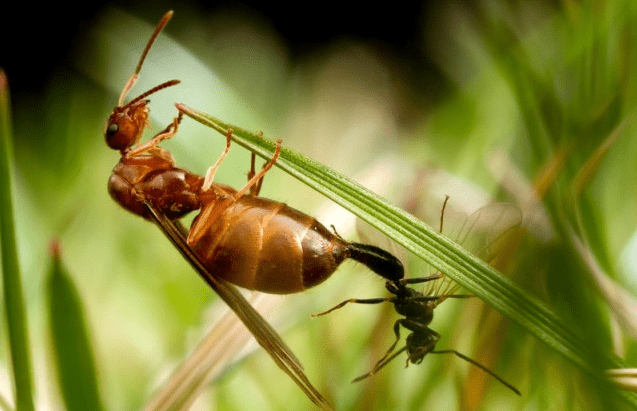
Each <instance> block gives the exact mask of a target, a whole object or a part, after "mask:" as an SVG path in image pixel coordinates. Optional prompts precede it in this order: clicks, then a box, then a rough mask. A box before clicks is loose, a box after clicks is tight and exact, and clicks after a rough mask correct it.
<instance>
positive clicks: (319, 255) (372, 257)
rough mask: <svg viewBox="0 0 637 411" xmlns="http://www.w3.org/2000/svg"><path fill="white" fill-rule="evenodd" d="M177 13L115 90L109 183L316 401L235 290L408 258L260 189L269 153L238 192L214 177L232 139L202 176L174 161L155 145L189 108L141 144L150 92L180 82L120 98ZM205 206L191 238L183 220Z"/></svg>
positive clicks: (311, 280) (292, 285)
mask: <svg viewBox="0 0 637 411" xmlns="http://www.w3.org/2000/svg"><path fill="white" fill-rule="evenodd" d="M171 17H172V11H171V12H168V13H166V15H165V16H164V17H163V18H162V20H161V21H160V22H159V24H158V25H157V28H156V29H155V31H154V33H153V35H152V36H151V39H150V40H149V42H148V44H147V45H146V48H145V49H144V52H143V53H142V56H141V58H140V61H139V64H138V65H137V68H136V70H135V72H134V73H133V75H132V76H131V78H130V79H129V80H128V82H127V84H126V85H125V87H124V89H123V90H122V93H121V95H120V98H119V102H118V106H117V107H115V109H114V110H113V113H112V114H111V116H110V117H109V119H108V121H107V123H106V127H105V131H104V133H105V137H106V143H107V145H108V146H109V147H111V148H113V149H115V150H118V151H119V152H120V153H121V159H120V161H119V163H118V164H117V165H116V166H115V168H114V169H113V173H112V175H111V177H110V180H109V182H108V190H109V193H110V194H111V196H112V197H113V199H115V201H117V202H118V203H119V204H120V205H121V206H122V207H124V208H126V209H127V210H129V211H131V212H133V213H135V214H137V215H140V216H142V217H144V218H146V219H150V220H153V221H155V222H157V223H158V224H159V225H160V227H161V228H162V230H163V231H164V233H166V235H167V236H168V237H169V238H170V240H171V241H172V242H173V243H174V244H175V245H176V246H177V248H178V249H179V250H180V252H181V253H182V254H183V255H184V256H185V257H186V258H187V259H188V261H189V262H190V263H191V264H192V265H193V267H194V268H195V269H196V270H197V272H198V273H199V274H200V275H201V276H202V278H203V279H204V280H205V281H206V282H207V283H208V284H209V285H210V286H211V287H212V288H213V289H214V290H215V291H216V292H217V293H218V294H219V295H220V296H221V297H222V298H223V299H224V301H225V302H226V303H227V304H228V305H229V306H230V308H231V309H233V310H234V311H235V312H236V313H237V315H238V316H239V317H240V318H241V320H242V321H243V322H244V323H245V324H246V326H247V327H248V328H249V329H250V331H251V332H252V334H253V335H254V336H255V337H256V338H257V340H258V341H259V343H260V344H261V345H262V346H263V347H264V348H266V350H267V351H268V352H269V353H270V355H272V357H273V358H274V360H275V361H276V362H277V364H279V366H281V367H282V368H283V369H284V370H285V371H286V372H288V374H289V375H290V376H291V377H292V378H293V379H294V380H295V381H296V382H297V384H299V385H300V386H301V388H302V389H303V390H304V391H305V392H306V394H307V395H308V396H309V397H310V399H312V401H314V402H315V403H316V404H317V405H319V406H321V407H322V408H326V406H327V403H326V402H325V400H324V399H323V398H322V397H321V395H320V394H319V393H318V392H317V391H316V390H315V389H314V387H313V386H312V385H311V384H310V383H309V381H308V380H307V378H306V377H305V374H304V373H303V371H302V368H301V366H300V364H299V363H298V361H297V360H296V359H295V358H294V357H293V355H292V354H291V352H290V351H289V349H287V347H286V346H285V344H284V343H283V342H282V341H281V340H280V338H279V337H278V335H276V333H275V332H274V331H273V330H272V329H271V328H270V327H269V326H268V325H267V323H266V322H265V321H264V320H263V319H262V318H261V316H260V315H259V314H258V313H257V312H256V311H254V309H253V308H252V307H251V306H250V305H249V304H248V303H247V301H246V300H245V299H244V298H243V297H242V296H241V294H240V293H238V292H237V291H236V290H235V289H234V288H232V287H229V286H228V285H227V284H225V283H224V282H223V281H221V280H220V279H224V280H227V281H228V282H231V283H233V284H236V285H238V286H240V287H243V288H247V289H251V290H258V291H263V292H268V293H278V294H287V293H293V292H298V291H302V290H305V289H307V288H309V287H313V286H315V285H317V284H319V283H320V282H322V281H324V280H325V279H327V278H328V277H329V276H330V275H331V274H332V273H333V272H334V271H335V270H336V268H337V267H338V266H339V264H340V263H341V262H342V261H344V260H345V259H346V258H352V259H354V260H357V261H359V262H362V263H363V264H365V265H366V266H368V267H369V268H370V269H372V270H373V271H374V272H376V273H377V274H379V275H381V276H383V277H384V278H386V279H387V280H389V281H398V280H400V279H401V278H402V277H403V266H402V264H401V263H400V261H399V260H398V259H396V258H395V257H394V256H393V255H391V254H390V253H388V252H386V251H384V250H382V249H380V248H378V247H374V246H370V245H365V244H358V243H350V242H347V241H346V240H344V239H343V238H341V237H339V236H338V235H337V234H335V233H332V232H330V231H329V230H327V229H326V228H325V227H324V226H323V225H321V224H320V223H319V222H318V221H316V220H315V219H314V218H312V217H310V216H308V215H305V214H303V213H301V212H299V211H297V210H294V209H292V208H291V207H288V206H287V205H285V204H283V203H279V202H275V201H272V200H268V199H264V198H261V197H258V194H259V191H260V188H261V185H262V181H263V176H264V175H265V174H266V173H267V172H268V170H270V169H271V168H272V166H273V165H274V164H275V162H276V160H277V158H278V156H279V153H280V150H281V144H280V143H281V142H280V140H279V141H277V144H276V149H275V152H274V155H273V157H272V158H271V159H270V160H269V161H268V162H266V163H265V164H264V166H263V168H262V169H261V170H260V171H259V172H255V155H254V154H253V155H252V161H251V171H250V173H249V174H248V182H247V184H246V185H245V186H244V187H243V188H241V189H239V190H235V189H233V188H232V187H229V186H227V185H223V184H217V183H213V179H214V175H215V172H216V170H217V168H218V167H219V165H220V164H221V162H222V161H223V159H224V158H225V156H226V155H227V153H228V150H229V149H230V142H231V137H232V130H228V131H227V135H226V147H225V150H224V151H223V153H222V154H221V156H220V157H219V159H218V160H217V162H216V163H215V164H214V165H213V166H212V167H210V169H209V170H208V172H207V173H206V175H205V177H202V176H199V175H196V174H193V173H191V172H189V171H188V170H186V169H184V168H180V167H177V166H176V165H175V162H174V159H173V157H172V155H171V154H170V152H168V151H167V150H165V149H163V148H161V147H159V143H160V142H161V141H163V140H166V139H169V138H171V137H173V136H174V135H175V134H176V133H177V130H178V128H179V124H180V122H181V120H182V117H183V114H182V113H181V112H179V114H178V116H177V117H176V118H175V119H174V120H173V121H172V123H171V124H170V125H168V127H166V128H165V129H164V130H162V131H161V132H160V133H158V134H157V135H155V136H154V137H153V138H152V139H150V140H149V141H147V142H146V143H140V139H141V136H142V134H143V132H144V130H145V129H146V127H147V126H148V122H149V120H148V117H149V109H148V103H149V100H148V99H147V97H148V96H150V95H151V94H153V93H156V92H157V91H160V90H163V89H164V88H167V87H170V86H173V85H176V84H178V83H179V81H178V80H170V81H167V82H165V83H162V84H160V85H158V86H156V87H153V88H152V89H150V90H148V91H146V92H144V93H142V94H141V95H140V96H138V97H136V98H134V99H132V100H131V101H130V102H129V103H126V104H124V100H125V99H126V96H127V95H128V93H129V92H130V90H131V89H132V87H133V86H134V84H135V83H136V81H137V78H138V75H139V72H140V70H141V67H142V64H143V62H144V59H145V57H146V55H147V53H148V51H149V50H150V48H151V46H152V44H153V42H154V41H155V39H156V38H157V36H158V35H159V33H160V32H161V30H162V29H163V28H164V26H165V25H166V24H167V23H168V21H169V20H170V18H171ZM195 210H201V211H200V213H199V215H198V216H197V217H196V218H195V220H194V221H193V224H192V227H191V229H190V231H189V233H188V238H187V240H186V239H185V238H184V231H185V230H184V229H183V227H181V225H180V224H179V223H178V221H177V220H178V219H179V218H181V217H183V216H184V215H186V214H187V213H189V212H192V211H195Z"/></svg>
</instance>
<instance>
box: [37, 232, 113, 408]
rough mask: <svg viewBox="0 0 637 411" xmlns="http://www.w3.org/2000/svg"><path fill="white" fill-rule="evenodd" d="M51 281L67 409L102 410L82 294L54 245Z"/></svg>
mask: <svg viewBox="0 0 637 411" xmlns="http://www.w3.org/2000/svg"><path fill="white" fill-rule="evenodd" d="M51 250H52V254H53V255H52V257H53V258H52V264H51V270H50V271H49V276H48V278H47V289H46V293H47V300H48V305H49V321H50V329H51V337H52V341H53V355H54V357H55V359H56V362H57V374H58V381H59V385H60V389H61V391H62V396H63V398H64V403H65V405H66V409H67V410H78V411H79V410H102V409H104V407H103V406H102V403H101V401H100V396H99V390H98V388H97V370H96V367H95V361H94V355H93V350H92V348H91V342H90V337H89V332H88V329H87V326H86V321H85V317H84V309H83V308H82V301H81V299H80V295H79V293H78V291H77V289H76V288H75V285H74V284H73V281H72V279H71V278H70V277H69V275H68V273H67V272H66V269H65V268H64V267H63V265H62V262H61V260H60V253H59V247H58V245H57V243H55V244H53V245H52V247H51Z"/></svg>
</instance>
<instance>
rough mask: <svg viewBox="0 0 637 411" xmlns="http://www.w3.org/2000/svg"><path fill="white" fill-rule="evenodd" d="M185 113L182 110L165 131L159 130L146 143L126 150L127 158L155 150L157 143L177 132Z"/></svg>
mask: <svg viewBox="0 0 637 411" xmlns="http://www.w3.org/2000/svg"><path fill="white" fill-rule="evenodd" d="M183 117H184V114H183V113H182V112H181V111H180V112H179V114H178V115H177V117H175V118H174V119H173V122H172V123H171V124H169V125H168V127H166V128H165V129H164V130H163V131H161V132H159V133H158V134H157V135H156V136H155V137H153V138H151V139H150V140H148V141H147V142H145V143H144V144H140V145H139V146H137V147H135V148H134V149H132V150H130V151H128V152H126V154H125V156H126V158H131V157H135V156H138V155H140V154H143V153H147V152H149V151H153V150H154V149H156V148H157V145H158V144H159V143H161V142H162V141H163V140H167V139H169V138H172V137H173V136H174V135H175V134H177V129H178V128H179V123H181V120H182V119H183Z"/></svg>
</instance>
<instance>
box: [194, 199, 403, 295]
mask: <svg viewBox="0 0 637 411" xmlns="http://www.w3.org/2000/svg"><path fill="white" fill-rule="evenodd" d="M221 203H223V202H222V201H220V202H217V203H216V204H209V205H208V207H215V205H217V204H221ZM213 212H214V211H213ZM203 214H204V211H203V210H202V213H201V214H200V215H203ZM196 223H197V219H195V221H194V222H193V225H195V224H196ZM191 246H192V247H193V249H194V250H195V251H196V253H197V255H198V256H199V258H200V259H201V260H202V262H203V263H204V264H205V265H206V267H207V268H208V269H209V270H210V271H211V272H212V273H214V274H215V275H217V276H219V277H221V278H223V279H225V280H226V281H229V282H231V283H233V284H235V285H238V286H240V287H242V288H247V289H250V290H258V291H262V292H266V293H271V294H290V293H295V292H300V291H303V290H305V289H308V288H310V287H314V286H316V285H318V284H320V283H322V282H323V281H325V280H326V279H327V278H328V277H330V276H331V275H332V274H333V273H334V271H336V269H337V268H338V266H339V265H340V264H341V263H342V262H343V261H344V260H345V259H347V258H352V259H354V260H356V261H359V262H361V263H363V264H365V265H367V266H368V267H369V268H371V269H372V270H373V271H375V272H377V273H378V274H379V275H382V276H383V277H386V273H385V272H382V271H381V272H379V270H387V272H389V273H390V275H392V276H395V275H396V273H397V272H399V271H400V273H401V274H402V264H401V263H400V261H399V260H398V259H396V258H395V257H394V256H392V255H391V254H389V253H387V252H385V251H383V250H380V249H379V248H377V247H374V246H367V245H365V246H364V245H361V244H357V243H349V242H347V241H345V240H344V239H342V238H341V237H339V236H338V235H336V234H334V233H332V232H330V231H329V230H328V229H327V228H325V226H323V225H322V224H321V223H319V222H318V221H317V220H316V219H314V218H313V217H310V216H308V215H306V214H304V213H302V212H300V211H297V210H295V209H293V208H291V207H289V206H287V205H285V204H283V203H279V202H276V201H272V200H268V199H264V198H260V197H255V196H250V195H245V196H242V197H241V198H240V199H239V200H238V201H237V202H235V203H234V204H232V205H231V206H230V207H227V208H226V209H225V210H220V215H219V217H217V219H216V220H215V222H214V224H213V225H211V227H210V228H209V229H208V231H207V232H206V233H205V234H204V235H203V236H202V237H201V238H200V239H198V241H197V242H196V243H195V244H192V245H191Z"/></svg>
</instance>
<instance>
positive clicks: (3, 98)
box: [0, 69, 34, 411]
mask: <svg viewBox="0 0 637 411" xmlns="http://www.w3.org/2000/svg"><path fill="white" fill-rule="evenodd" d="M10 116H11V109H10V99H9V85H8V82H7V77H6V75H5V73H4V71H3V70H2V69H0V247H2V248H1V249H0V250H1V251H0V256H1V258H0V260H1V261H2V280H3V286H4V303H5V310H6V313H7V324H8V327H9V345H10V349H11V362H12V364H13V377H14V389H15V401H16V409H19V410H25V411H29V410H33V409H34V406H33V391H32V384H33V383H32V377H31V356H30V347H29V339H28V333H27V328H28V327H27V317H26V309H25V306H24V296H23V290H22V280H21V278H20V266H19V262H18V250H17V244H16V237H15V226H14V220H13V200H12V198H13V197H12V195H11V169H10V166H9V163H10V161H11V159H12V158H13V152H12V151H13V148H12V142H11V141H12V138H11V136H12V131H11V120H10Z"/></svg>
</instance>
